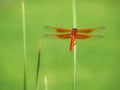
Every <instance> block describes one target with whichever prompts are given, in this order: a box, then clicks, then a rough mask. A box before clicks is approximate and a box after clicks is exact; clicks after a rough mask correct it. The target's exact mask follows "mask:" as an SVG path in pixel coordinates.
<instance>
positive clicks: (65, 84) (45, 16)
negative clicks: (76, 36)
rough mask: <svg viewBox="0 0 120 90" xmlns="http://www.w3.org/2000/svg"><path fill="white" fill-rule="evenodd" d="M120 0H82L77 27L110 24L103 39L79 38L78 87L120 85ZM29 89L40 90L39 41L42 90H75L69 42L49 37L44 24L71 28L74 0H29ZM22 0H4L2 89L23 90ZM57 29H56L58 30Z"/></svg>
mask: <svg viewBox="0 0 120 90" xmlns="http://www.w3.org/2000/svg"><path fill="white" fill-rule="evenodd" d="M119 8H120V1H119V0H77V26H78V28H79V29H80V28H91V27H101V26H105V27H106V29H105V30H104V32H100V34H102V35H103V36H104V38H103V39H96V40H85V41H82V40H78V41H77V75H76V90H119V89H120V87H119V86H120V70H119V69H120V57H119V54H120V42H119V38H120V10H119ZM25 11H26V12H25V14H26V40H27V89H28V90H35V76H36V68H37V55H38V48H39V41H40V40H41V68H40V80H39V81H40V84H39V90H45V85H44V76H45V75H46V76H47V78H48V90H72V88H73V52H72V53H71V52H70V51H69V44H70V40H59V39H46V38H43V37H42V36H43V34H46V33H52V32H49V31H46V30H45V29H44V26H46V25H50V26H57V27H64V28H69V29H72V26H73V25H72V24H73V23H72V0H25ZM21 12H22V10H21V0H0V90H23V60H24V54H23V36H22V13H21ZM53 33H54V32H53Z"/></svg>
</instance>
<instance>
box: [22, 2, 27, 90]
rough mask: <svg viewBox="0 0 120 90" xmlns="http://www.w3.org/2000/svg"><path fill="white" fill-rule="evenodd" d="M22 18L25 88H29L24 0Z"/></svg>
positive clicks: (25, 89)
mask: <svg viewBox="0 0 120 90" xmlns="http://www.w3.org/2000/svg"><path fill="white" fill-rule="evenodd" d="M22 19H23V48H24V90H27V79H26V60H27V59H26V33H25V32H26V30H25V7H24V1H23V0H22Z"/></svg>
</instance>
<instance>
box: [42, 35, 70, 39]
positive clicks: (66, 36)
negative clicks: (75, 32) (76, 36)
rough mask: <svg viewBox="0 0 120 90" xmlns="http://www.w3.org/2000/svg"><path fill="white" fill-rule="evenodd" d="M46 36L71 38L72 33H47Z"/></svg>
mask: <svg viewBox="0 0 120 90" xmlns="http://www.w3.org/2000/svg"><path fill="white" fill-rule="evenodd" d="M44 37H48V38H59V39H69V38H71V34H45V35H44Z"/></svg>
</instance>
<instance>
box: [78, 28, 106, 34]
mask: <svg viewBox="0 0 120 90" xmlns="http://www.w3.org/2000/svg"><path fill="white" fill-rule="evenodd" d="M103 29H105V27H98V28H87V29H80V30H78V32H79V33H92V32H94V31H97V32H98V31H101V30H103Z"/></svg>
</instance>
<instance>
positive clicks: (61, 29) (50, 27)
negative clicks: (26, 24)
mask: <svg viewBox="0 0 120 90" xmlns="http://www.w3.org/2000/svg"><path fill="white" fill-rule="evenodd" d="M45 28H47V29H48V28H49V29H52V30H55V31H56V32H59V33H63V32H71V30H69V29H66V28H58V27H53V26H45Z"/></svg>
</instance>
